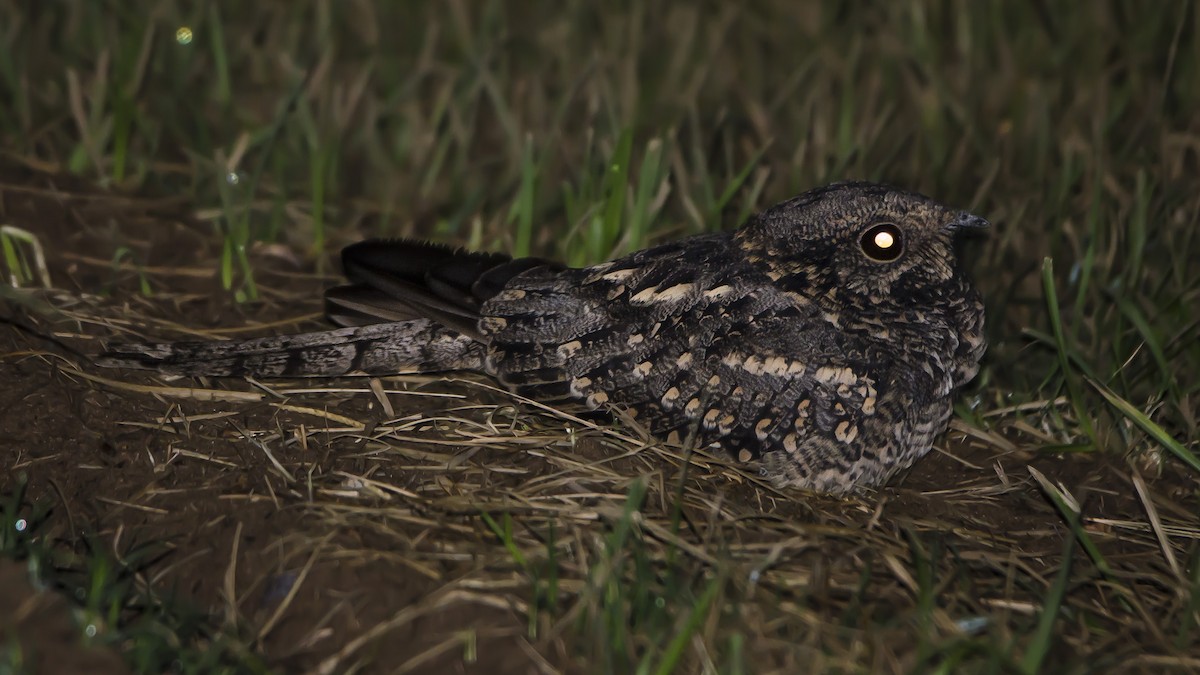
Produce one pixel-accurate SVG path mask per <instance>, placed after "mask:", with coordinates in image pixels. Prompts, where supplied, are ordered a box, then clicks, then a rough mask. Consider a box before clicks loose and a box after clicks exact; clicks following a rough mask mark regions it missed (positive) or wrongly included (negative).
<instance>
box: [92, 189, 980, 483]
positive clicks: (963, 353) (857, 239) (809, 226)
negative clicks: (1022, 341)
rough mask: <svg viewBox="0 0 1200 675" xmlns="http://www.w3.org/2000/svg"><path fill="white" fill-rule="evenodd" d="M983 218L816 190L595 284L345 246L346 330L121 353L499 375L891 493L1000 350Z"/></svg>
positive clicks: (334, 298) (758, 459)
mask: <svg viewBox="0 0 1200 675" xmlns="http://www.w3.org/2000/svg"><path fill="white" fill-rule="evenodd" d="M986 225H987V222H986V221H985V220H983V219H982V218H980V217H978V216H975V215H971V214H969V213H966V212H963V211H957V210H952V209H949V208H947V207H946V206H943V205H942V204H939V203H938V202H936V201H933V200H931V199H929V198H927V197H924V196H921V195H918V194H914V193H911V192H905V191H901V190H897V189H893V188H891V187H888V186H884V185H879V184H874V183H865V182H849V183H837V184H833V185H830V186H827V187H823V188H818V189H815V190H812V191H809V192H807V193H805V194H802V195H800V196H798V197H795V198H793V199H790V200H788V201H785V202H782V203H780V204H777V205H775V206H773V207H771V208H769V209H767V210H765V211H763V212H762V213H759V214H757V215H755V216H753V217H751V218H750V219H749V220H748V221H747V222H746V223H745V224H744V225H743V226H742V227H741V228H739V229H738V230H736V231H735V232H725V233H718V234H706V235H700V236H694V237H690V238H687V239H683V240H680V241H677V242H674V243H668V244H663V245H660V246H655V247H653V248H649V249H646V250H642V251H638V252H636V253H633V254H631V255H628V256H626V257H624V258H620V259H617V260H613V261H610V262H605V263H601V264H599V265H594V266H591V267H585V268H569V267H565V266H563V265H559V264H556V263H554V262H551V261H547V260H542V259H539V258H517V259H513V258H511V257H510V256H507V255H503V254H498V253H478V252H466V251H461V250H453V249H451V248H448V247H445V246H441V245H434V244H427V243H419V242H413V241H402V240H372V241H364V242H361V243H357V244H354V245H351V246H348V247H347V248H345V249H344V250H343V253H342V261H343V266H344V272H345V274H346V276H347V278H348V280H349V282H350V283H349V284H348V285H345V286H340V287H336V288H332V289H330V290H329V291H328V293H327V295H326V305H327V314H328V317H329V319H330V320H331V321H332V322H333V323H335V324H337V325H339V326H342V328H339V329H334V330H328V331H323V332H316V333H307V334H301V335H289V336H281V337H266V338H259V339H252V340H245V341H238V342H191V343H174V344H156V345H121V346H116V347H114V348H113V350H112V351H110V352H108V353H106V354H105V355H103V357H102V358H101V360H100V363H102V364H103V365H106V366H110V367H125V368H141V369H151V370H157V371H159V372H162V373H171V374H182V375H218V376H220V375H252V376H257V377H272V376H337V375H345V374H370V375H388V374H399V373H412V372H437V371H450V370H473V371H481V372H484V373H487V374H488V375H491V376H492V377H494V378H496V379H497V380H498V381H499V382H501V383H503V384H504V385H506V386H507V387H509V388H510V389H511V390H513V391H516V392H518V393H520V394H522V395H525V396H528V397H530V398H533V399H536V400H540V401H544V402H546V403H549V404H552V405H560V406H567V407H570V406H582V407H585V408H587V409H592V410H603V409H605V408H607V407H609V406H614V407H618V408H622V409H624V410H625V411H626V412H627V413H628V414H629V415H631V416H633V417H634V418H635V419H636V420H638V421H639V422H641V423H643V424H645V425H646V426H647V427H648V428H649V429H650V430H651V432H652V433H654V434H656V435H658V436H659V437H660V438H663V439H666V440H670V441H675V440H678V439H680V438H686V437H688V434H689V432H691V431H693V430H694V431H695V432H696V438H697V440H698V443H699V444H700V445H703V446H707V447H708V448H711V449H714V450H718V451H724V452H725V453H728V454H729V455H730V456H731V457H732V458H734V459H736V460H738V461H740V462H744V463H747V464H751V465H752V466H756V467H757V468H758V469H759V471H760V472H761V473H762V474H763V475H765V476H767V477H769V478H770V479H771V480H773V481H774V482H775V483H776V484H778V485H780V486H792V487H799V488H807V489H811V490H816V491H822V492H834V493H841V492H846V491H849V490H851V489H854V488H856V487H860V486H872V485H878V484H880V483H882V482H884V481H886V480H887V479H888V478H889V477H891V476H892V475H893V474H895V473H896V472H897V471H899V470H901V469H903V468H905V467H908V466H909V465H911V464H912V463H913V461H915V460H916V459H918V458H919V457H921V456H922V455H924V454H925V453H927V452H928V451H929V449H930V447H931V445H932V443H933V441H934V438H935V437H936V436H937V435H938V434H940V433H941V432H942V431H943V430H944V429H945V427H946V425H947V422H948V420H949V417H950V414H951V405H952V397H953V394H954V392H955V390H956V389H957V388H959V387H961V386H962V385H963V384H964V383H966V382H967V381H969V380H970V379H971V378H972V377H974V375H975V373H976V372H977V370H978V368H979V365H978V364H979V359H980V357H981V356H982V355H983V352H984V349H985V342H984V335H983V305H982V303H981V301H980V297H979V295H978V294H977V293H976V291H975V290H974V289H973V288H972V287H971V285H970V283H969V282H968V280H967V279H966V277H965V276H964V275H963V274H962V272H961V271H960V270H959V268H958V265H957V261H956V257H955V254H954V250H953V244H954V239H955V234H956V233H958V232H959V231H961V230H964V229H972V228H978V227H982V226H986Z"/></svg>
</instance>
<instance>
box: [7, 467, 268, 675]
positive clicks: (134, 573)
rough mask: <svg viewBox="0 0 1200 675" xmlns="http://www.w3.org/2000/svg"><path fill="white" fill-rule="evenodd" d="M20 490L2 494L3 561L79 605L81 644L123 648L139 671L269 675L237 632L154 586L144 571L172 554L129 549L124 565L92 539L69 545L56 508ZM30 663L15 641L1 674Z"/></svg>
mask: <svg viewBox="0 0 1200 675" xmlns="http://www.w3.org/2000/svg"><path fill="white" fill-rule="evenodd" d="M14 484H15V489H14V490H13V491H12V492H9V493H7V494H3V495H0V555H2V556H4V557H5V558H9V559H12V560H16V561H18V562H21V563H23V564H24V565H25V566H26V567H27V568H28V570H29V578H30V581H31V583H33V584H34V586H35V588H37V589H39V590H40V591H41V592H58V593H61V594H63V595H64V596H65V597H66V598H68V599H70V600H71V602H72V604H73V612H72V613H73V615H74V618H75V623H76V625H77V627H78V630H79V634H78V638H79V641H80V643H81V644H85V645H104V646H109V647H116V648H119V649H120V650H121V653H122V655H123V656H124V657H125V659H126V661H127V662H128V663H129V665H130V666H132V667H133V668H134V670H135V672H144V673H152V672H154V673H157V672H166V671H170V672H177V673H265V672H267V669H266V667H265V666H264V665H263V663H262V662H261V661H260V660H259V659H258V658H257V657H256V656H255V655H254V654H253V653H252V652H251V651H250V649H249V648H248V647H247V645H246V641H244V640H243V639H242V638H241V637H240V636H238V635H237V634H236V632H233V631H230V630H227V629H224V628H221V627H218V626H216V625H214V624H213V623H212V620H211V617H210V616H209V615H208V614H207V613H206V612H204V611H201V610H199V609H197V608H195V607H192V606H190V605H189V604H188V603H187V601H185V600H179V599H176V598H174V597H172V594H171V593H170V592H164V591H163V590H161V589H153V588H148V587H147V586H146V584H145V575H144V574H143V571H144V570H145V569H147V568H149V566H151V565H153V564H155V563H156V562H158V561H159V559H160V558H161V557H162V555H163V553H164V551H163V550H161V549H160V548H159V547H158V546H156V545H154V544H147V545H133V546H129V547H128V548H127V550H124V551H121V557H120V559H119V560H118V559H115V558H114V557H112V555H110V554H109V553H108V552H107V551H106V547H105V546H104V545H103V544H102V543H101V542H100V541H98V540H97V541H91V540H89V539H88V538H87V535H86V534H84V535H83V536H81V537H79V538H78V539H74V540H71V541H67V542H66V545H64V542H63V541H59V540H58V538H56V537H55V536H54V535H53V534H51V533H50V532H49V531H48V528H47V527H46V525H47V522H48V520H49V517H50V515H51V511H52V507H51V506H50V505H49V504H48V503H47V502H44V501H42V502H35V503H30V502H29V501H28V500H27V499H26V484H25V480H24V478H23V477H21V476H18V477H17V479H16V480H15V481H14ZM29 637H33V636H29ZM24 659H25V655H24V654H23V653H22V650H21V648H20V646H19V645H17V644H16V642H15V638H14V639H13V640H12V643H11V644H8V645H5V646H4V647H3V648H2V649H0V670H3V669H4V668H5V667H11V668H12V669H13V670H12V672H14V673H16V672H23V670H22V664H23V663H24Z"/></svg>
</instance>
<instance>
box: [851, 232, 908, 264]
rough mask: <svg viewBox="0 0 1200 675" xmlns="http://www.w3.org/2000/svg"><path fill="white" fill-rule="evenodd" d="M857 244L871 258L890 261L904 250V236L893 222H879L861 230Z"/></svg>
mask: <svg viewBox="0 0 1200 675" xmlns="http://www.w3.org/2000/svg"><path fill="white" fill-rule="evenodd" d="M859 245H860V246H862V250H863V253H865V254H867V257H868V258H870V259H871V260H875V261H878V262H891V261H893V260H895V259H896V258H899V257H900V254H901V253H903V252H904V236H903V234H902V233H901V232H900V228H899V227H898V226H896V224H895V223H879V224H878V225H872V226H871V227H868V228H867V229H866V231H865V232H863V234H862V238H861V239H859Z"/></svg>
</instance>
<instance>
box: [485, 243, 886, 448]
mask: <svg viewBox="0 0 1200 675" xmlns="http://www.w3.org/2000/svg"><path fill="white" fill-rule="evenodd" d="M483 310H484V315H485V318H484V319H483V321H482V323H481V325H482V326H483V327H484V329H485V331H486V332H488V333H489V337H490V339H491V340H490V344H489V361H490V364H491V367H492V368H493V370H494V371H495V374H496V375H497V376H498V377H499V378H500V379H501V380H502V381H504V382H506V383H508V384H509V385H511V386H514V387H515V388H517V389H518V390H519V391H521V392H522V393H524V394H526V395H528V396H530V397H532V398H536V399H539V400H546V401H557V400H575V401H580V402H583V403H586V404H587V405H588V406H589V407H593V408H596V407H602V406H604V405H615V406H619V407H621V408H623V409H625V410H627V411H629V412H630V413H632V414H633V415H634V417H635V418H636V419H637V420H638V421H640V422H642V423H644V424H646V425H647V426H648V427H649V428H650V429H651V430H652V431H653V432H655V433H657V434H663V435H668V434H670V433H671V432H676V433H678V434H679V437H680V438H687V437H688V433H689V431H691V430H693V429H694V430H696V431H698V432H699V439H700V442H701V443H702V444H704V445H710V444H716V445H719V446H721V447H722V448H723V449H725V450H727V451H728V452H730V454H732V456H734V457H735V458H740V459H742V460H745V461H750V460H758V459H761V458H762V455H763V453H764V452H770V451H772V450H781V451H783V452H789V453H793V454H796V453H799V454H800V455H804V456H805V457H808V458H812V457H813V456H814V455H820V454H822V453H825V454H829V453H833V454H837V453H843V454H844V453H854V452H860V448H861V447H862V443H856V442H855V441H856V439H857V438H858V435H859V434H860V433H862V429H863V427H862V424H863V421H864V420H865V419H866V418H868V417H870V416H871V415H873V414H874V406H875V404H876V401H877V400H878V399H879V397H880V396H882V395H883V393H884V391H885V390H886V389H887V388H888V386H889V383H888V382H885V381H880V380H881V377H880V373H886V372H889V365H888V359H887V355H886V354H882V353H880V350H878V349H877V348H874V347H872V346H871V345H870V344H869V343H867V342H866V341H865V340H864V339H863V338H859V337H856V336H854V335H852V334H848V333H847V332H845V331H843V330H841V329H840V328H839V327H838V325H837V317H830V316H826V315H825V314H824V313H823V312H822V311H821V310H820V309H819V308H818V307H817V306H816V305H815V304H813V303H811V302H809V301H807V300H805V299H804V298H802V297H800V296H798V295H796V294H788V293H784V292H782V291H780V290H779V289H777V288H776V287H775V286H773V285H772V284H771V282H770V279H769V278H766V277H765V276H763V274H762V273H761V272H759V271H757V270H755V269H753V268H752V267H750V266H747V265H745V264H744V263H743V262H741V261H740V260H739V259H738V257H737V256H736V255H734V254H732V253H730V252H729V247H728V246H726V245H725V242H723V241H722V240H721V239H720V238H719V237H716V236H714V237H710V238H701V239H696V240H691V241H686V240H685V242H682V243H678V244H673V245H669V246H666V247H661V248H659V249H650V250H648V251H645V252H642V253H638V254H635V255H633V256H630V257H629V258H626V259H622V260H618V261H614V262H611V263H605V264H603V265H598V266H596V267H592V268H588V269H584V270H570V271H568V272H566V273H563V274H556V275H550V274H543V275H539V274H531V275H527V276H523V277H521V278H520V279H517V280H515V281H514V282H513V283H511V284H510V285H509V287H508V288H507V289H505V291H503V292H502V293H499V294H497V295H496V296H494V297H493V298H492V299H490V300H489V301H488V302H487V303H486V304H485V306H484V308H483ZM843 445H844V446H845V447H842V446H843ZM838 456H839V457H840V456H841V455H838Z"/></svg>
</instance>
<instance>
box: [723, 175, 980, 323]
mask: <svg viewBox="0 0 1200 675" xmlns="http://www.w3.org/2000/svg"><path fill="white" fill-rule="evenodd" d="M987 224H988V223H987V221H986V220H984V219H983V218H980V217H979V216H975V215H972V214H970V213H967V212H965V211H959V210H954V209H951V208H948V207H946V206H944V205H943V204H940V203H938V202H936V201H934V200H932V199H930V198H928V197H925V196H922V195H919V194H915V193H912V192H905V191H902V190H897V189H895V188H891V187H888V186H886V185H880V184H877V183H865V182H855V183H835V184H833V185H830V186H827V187H823V188H818V189H816V190H811V191H809V192H806V193H804V194H802V195H800V196H798V197H795V198H793V199H790V200H788V201H785V202H781V203H779V204H777V205H775V206H773V207H771V208H769V209H767V210H766V211H764V212H762V213H760V214H759V215H757V216H755V217H754V218H753V219H751V220H750V221H749V222H747V223H746V225H745V226H743V227H742V229H741V230H740V231H739V232H738V233H737V235H736V239H737V241H738V243H739V245H740V246H741V247H742V248H743V249H744V250H745V251H746V253H747V256H748V257H749V258H750V260H751V261H752V262H754V263H755V264H756V265H759V266H761V268H762V269H764V270H765V271H766V273H767V274H768V275H770V276H771V277H772V279H774V280H775V282H776V283H777V284H779V285H780V286H782V287H784V288H787V289H788V290H794V291H796V292H800V293H802V294H805V295H809V296H818V295H821V294H832V295H837V296H840V297H843V298H845V297H850V296H858V297H865V298H866V299H867V301H868V302H869V303H871V304H879V303H884V302H889V301H901V302H904V303H910V302H911V303H917V304H922V303H923V302H928V301H930V300H935V299H936V298H937V296H938V294H939V293H940V292H941V291H942V290H943V289H945V288H947V287H949V286H954V287H957V286H958V285H959V283H958V282H959V281H960V280H961V277H960V275H959V271H958V264H957V259H956V256H955V252H954V239H955V235H956V234H957V233H959V232H961V231H963V230H973V229H977V228H981V227H985V226H986V225H987Z"/></svg>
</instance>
